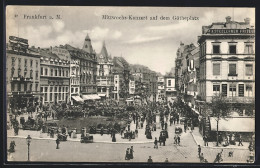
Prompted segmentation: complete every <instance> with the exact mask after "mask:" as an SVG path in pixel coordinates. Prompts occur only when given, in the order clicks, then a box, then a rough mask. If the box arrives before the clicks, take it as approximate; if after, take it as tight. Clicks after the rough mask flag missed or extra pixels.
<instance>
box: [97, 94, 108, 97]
mask: <svg viewBox="0 0 260 168" xmlns="http://www.w3.org/2000/svg"><path fill="white" fill-rule="evenodd" d="M98 96H99V97H106V94H105V93H98Z"/></svg>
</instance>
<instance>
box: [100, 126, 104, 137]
mask: <svg viewBox="0 0 260 168" xmlns="http://www.w3.org/2000/svg"><path fill="white" fill-rule="evenodd" d="M103 134H104V128H103V127H101V129H100V135H101V136H103Z"/></svg>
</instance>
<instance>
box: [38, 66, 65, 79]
mask: <svg viewBox="0 0 260 168" xmlns="http://www.w3.org/2000/svg"><path fill="white" fill-rule="evenodd" d="M48 72H49V69H48V68H43V67H41V75H42V76H60V77H69V71H68V70H66V71H65V70H64V69H50V74H49V73H48Z"/></svg>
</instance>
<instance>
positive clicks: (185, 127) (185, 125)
mask: <svg viewBox="0 0 260 168" xmlns="http://www.w3.org/2000/svg"><path fill="white" fill-rule="evenodd" d="M186 130H187V124H186V123H184V132H185V133H186Z"/></svg>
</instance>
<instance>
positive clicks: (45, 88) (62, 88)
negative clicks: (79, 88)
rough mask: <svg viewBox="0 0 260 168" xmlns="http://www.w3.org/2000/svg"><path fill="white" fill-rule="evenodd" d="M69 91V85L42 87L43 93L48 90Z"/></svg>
mask: <svg viewBox="0 0 260 168" xmlns="http://www.w3.org/2000/svg"><path fill="white" fill-rule="evenodd" d="M48 91H49V92H68V91H69V87H68V86H55V87H53V86H50V88H49V87H48V86H46V87H44V86H42V87H41V93H47V92H48Z"/></svg>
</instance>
